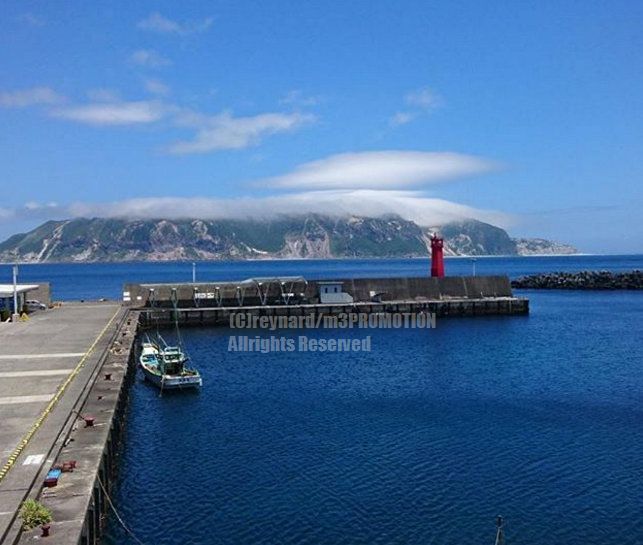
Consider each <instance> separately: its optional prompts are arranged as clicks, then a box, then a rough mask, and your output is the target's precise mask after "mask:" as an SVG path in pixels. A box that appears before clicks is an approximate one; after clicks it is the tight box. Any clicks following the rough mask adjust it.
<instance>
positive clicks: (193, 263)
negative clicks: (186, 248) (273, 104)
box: [192, 261, 196, 284]
mask: <svg viewBox="0 0 643 545" xmlns="http://www.w3.org/2000/svg"><path fill="white" fill-rule="evenodd" d="M192 283H193V284H196V263H195V262H194V261H193V262H192Z"/></svg>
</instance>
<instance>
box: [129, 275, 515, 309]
mask: <svg viewBox="0 0 643 545" xmlns="http://www.w3.org/2000/svg"><path fill="white" fill-rule="evenodd" d="M258 280H259V282H261V284H259V282H256V283H252V282H248V281H239V282H231V281H221V282H217V281H212V282H197V283H178V284H126V285H125V286H124V288H123V299H124V303H125V304H126V305H129V306H132V307H145V306H161V307H162V306H166V307H171V306H173V299H174V298H176V303H177V304H178V306H179V307H183V308H189V307H194V306H256V305H262V304H264V303H265V302H268V303H269V304H276V303H277V302H280V301H282V294H283V293H284V291H285V292H293V293H294V295H295V297H294V298H293V300H292V303H291V304H299V303H313V304H314V303H318V302H319V285H320V284H321V283H324V282H341V283H342V289H343V291H344V292H346V293H349V294H350V295H352V296H353V299H354V300H355V302H369V301H371V300H372V299H373V295H375V294H377V296H378V298H379V299H380V300H382V301H400V300H404V301H406V300H445V299H453V298H457V299H484V298H487V297H493V298H497V297H512V296H513V294H512V291H511V284H510V282H509V278H508V277H507V276H447V277H444V278H432V277H428V276H426V277H416V278H413V277H411V278H351V279H332V280H330V279H329V280H309V281H306V280H305V279H303V278H301V279H299V280H294V279H283V280H284V281H283V282H282V283H281V284H282V285H280V282H278V281H277V280H279V279H258ZM271 280H272V281H271ZM240 293H242V295H243V297H242V301H243V302H242V303H241V304H240V298H239V294H240ZM198 297H201V299H198Z"/></svg>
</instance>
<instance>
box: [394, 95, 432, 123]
mask: <svg viewBox="0 0 643 545" xmlns="http://www.w3.org/2000/svg"><path fill="white" fill-rule="evenodd" d="M404 102H405V103H406V106H408V108H409V109H408V110H405V111H400V112H397V113H396V114H395V115H393V116H392V117H391V118H390V119H389V124H390V125H391V127H399V126H401V125H406V124H407V123H410V122H411V121H413V120H415V119H417V118H418V117H419V116H420V115H421V114H427V113H429V112H431V111H432V110H434V109H436V108H438V107H440V106H442V98H441V97H440V96H438V95H437V94H436V93H434V92H433V91H432V90H431V89H430V88H428V87H423V88H421V89H416V90H414V91H410V92H408V93H407V94H406V95H405V96H404Z"/></svg>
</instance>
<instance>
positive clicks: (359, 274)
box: [0, 255, 643, 301]
mask: <svg viewBox="0 0 643 545" xmlns="http://www.w3.org/2000/svg"><path fill="white" fill-rule="evenodd" d="M473 267H474V262H473V261H472V260H471V259H470V258H447V259H446V269H447V274H451V275H469V274H471V273H472V272H473ZM475 269H476V274H508V275H509V276H510V277H512V278H514V277H517V276H520V275H523V274H534V273H540V272H547V271H580V270H586V269H592V270H603V269H605V270H611V271H624V270H632V269H643V255H634V256H631V255H630V256H562V257H484V258H478V259H476V261H475ZM428 270H429V260H428V259H331V260H305V261H304V260H283V261H219V262H212V261H210V262H199V263H197V280H199V281H211V280H240V279H244V278H249V277H253V276H287V275H303V276H305V277H306V278H308V279H312V280H315V279H319V278H369V277H370V278H377V277H380V278H381V277H387V276H424V275H426V274H427V272H428ZM191 279H192V264H191V263H180V262H169V263H167V262H166V263H79V264H69V263H60V264H56V263H54V264H40V265H22V266H21V267H20V280H21V281H22V282H51V284H52V290H53V295H54V297H55V298H57V299H59V300H65V301H67V300H71V299H96V298H99V297H107V298H110V299H120V298H121V295H122V289H123V284H125V283H126V282H189V281H191ZM3 282H11V266H10V265H0V283H3Z"/></svg>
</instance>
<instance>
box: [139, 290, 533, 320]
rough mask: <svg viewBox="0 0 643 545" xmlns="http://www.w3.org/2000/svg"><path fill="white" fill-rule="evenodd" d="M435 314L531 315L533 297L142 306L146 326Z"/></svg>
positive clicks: (448, 315)
mask: <svg viewBox="0 0 643 545" xmlns="http://www.w3.org/2000/svg"><path fill="white" fill-rule="evenodd" d="M421 312H422V313H435V315H436V316H437V317H441V318H444V317H458V316H493V315H496V316H517V315H526V314H529V300H528V299H524V298H518V297H496V298H485V299H450V300H444V301H385V302H381V303H354V304H333V305H326V304H311V305H261V306H244V307H238V306H237V307H203V308H179V309H177V310H176V311H175V310H173V309H170V308H167V307H160V308H159V307H157V308H150V309H141V310H140V313H141V317H140V322H141V325H143V326H156V325H161V326H169V325H173V324H174V322H175V313H176V319H177V320H178V323H179V324H180V325H181V326H197V327H198V326H223V327H225V326H228V325H229V324H230V322H231V320H232V319H234V315H235V314H238V313H243V314H249V315H252V316H310V315H312V316H315V317H317V316H319V315H322V316H337V315H340V314H362V313H364V314H372V313H393V314H396V313H412V314H413V313H415V314H417V313H421Z"/></svg>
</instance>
